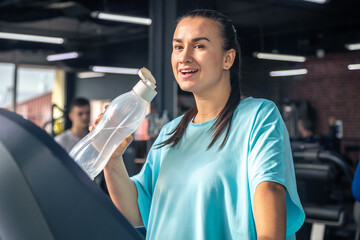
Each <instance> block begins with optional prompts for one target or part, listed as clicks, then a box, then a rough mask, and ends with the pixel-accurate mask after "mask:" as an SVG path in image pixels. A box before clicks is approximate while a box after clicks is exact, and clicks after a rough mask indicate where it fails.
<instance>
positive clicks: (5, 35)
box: [0, 32, 64, 44]
mask: <svg viewBox="0 0 360 240" xmlns="http://www.w3.org/2000/svg"><path fill="white" fill-rule="evenodd" d="M0 38H3V39H11V40H20V41H29V42H43V43H53V44H63V43H64V39H63V38H57V37H44V36H37V35H29V34H18V33H7V32H0Z"/></svg>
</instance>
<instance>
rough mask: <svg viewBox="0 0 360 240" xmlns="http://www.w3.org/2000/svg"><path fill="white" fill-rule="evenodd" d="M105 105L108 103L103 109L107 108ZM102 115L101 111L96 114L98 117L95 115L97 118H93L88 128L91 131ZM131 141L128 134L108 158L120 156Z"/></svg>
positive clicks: (131, 138)
mask: <svg viewBox="0 0 360 240" xmlns="http://www.w3.org/2000/svg"><path fill="white" fill-rule="evenodd" d="M107 106H108V105H106V106H105V109H106V108H107ZM102 115H103V113H100V114H99V115H98V117H97V118H96V119H95V121H94V125H91V126H90V127H89V130H90V131H92V130H93V129H94V128H95V126H96V125H97V124H98V123H99V121H100V119H101V117H102ZM132 141H133V137H132V136H131V134H130V135H129V136H127V137H126V138H125V139H124V141H123V142H122V143H121V144H120V145H119V146H118V148H117V149H116V150H115V151H114V152H113V154H112V155H111V157H110V159H112V158H116V159H118V158H120V157H121V156H122V155H123V154H124V152H125V150H126V148H127V147H128V146H129V144H130V143H131V142H132Z"/></svg>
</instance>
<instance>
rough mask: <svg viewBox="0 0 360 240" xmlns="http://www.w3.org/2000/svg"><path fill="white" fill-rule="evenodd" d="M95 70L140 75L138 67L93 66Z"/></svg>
mask: <svg viewBox="0 0 360 240" xmlns="http://www.w3.org/2000/svg"><path fill="white" fill-rule="evenodd" d="M91 70H93V71H94V72H103V73H117V74H131V75H138V71H139V69H138V68H121V67H104V66H93V67H92V69H91Z"/></svg>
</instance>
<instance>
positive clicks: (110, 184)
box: [104, 140, 144, 226]
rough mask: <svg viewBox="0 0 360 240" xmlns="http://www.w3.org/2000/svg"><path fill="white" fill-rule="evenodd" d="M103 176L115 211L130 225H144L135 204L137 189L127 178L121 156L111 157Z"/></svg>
mask: <svg viewBox="0 0 360 240" xmlns="http://www.w3.org/2000/svg"><path fill="white" fill-rule="evenodd" d="M125 141H126V140H125ZM122 144H124V143H122ZM104 175H105V180H106V184H107V188H108V191H109V194H110V197H111V200H112V201H113V203H114V205H115V206H116V207H117V209H119V211H120V212H121V213H122V214H123V215H124V216H125V217H126V218H127V219H128V221H129V222H130V223H131V224H132V225H134V226H142V225H144V224H143V221H142V219H141V216H140V211H139V206H138V203H137V197H138V193H137V189H136V186H135V183H134V182H133V181H131V180H130V178H129V175H128V173H127V171H126V168H125V164H124V161H123V158H122V156H121V155H120V156H114V155H113V157H112V158H111V159H110V160H109V162H108V164H107V165H106V167H105V168H104Z"/></svg>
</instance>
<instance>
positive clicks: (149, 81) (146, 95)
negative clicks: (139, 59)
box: [133, 68, 157, 102]
mask: <svg viewBox="0 0 360 240" xmlns="http://www.w3.org/2000/svg"><path fill="white" fill-rule="evenodd" d="M138 75H139V76H140V78H141V80H140V81H139V82H138V83H137V84H136V85H135V86H134V87H133V90H134V92H135V93H136V94H138V95H139V96H140V97H142V98H143V99H144V100H145V101H147V102H151V100H153V98H154V97H155V96H156V94H157V92H156V91H155V90H154V89H155V88H156V85H155V83H156V80H155V78H154V77H153V75H152V74H151V72H150V71H149V70H147V69H146V68H141V69H140V70H139V72H138Z"/></svg>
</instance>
